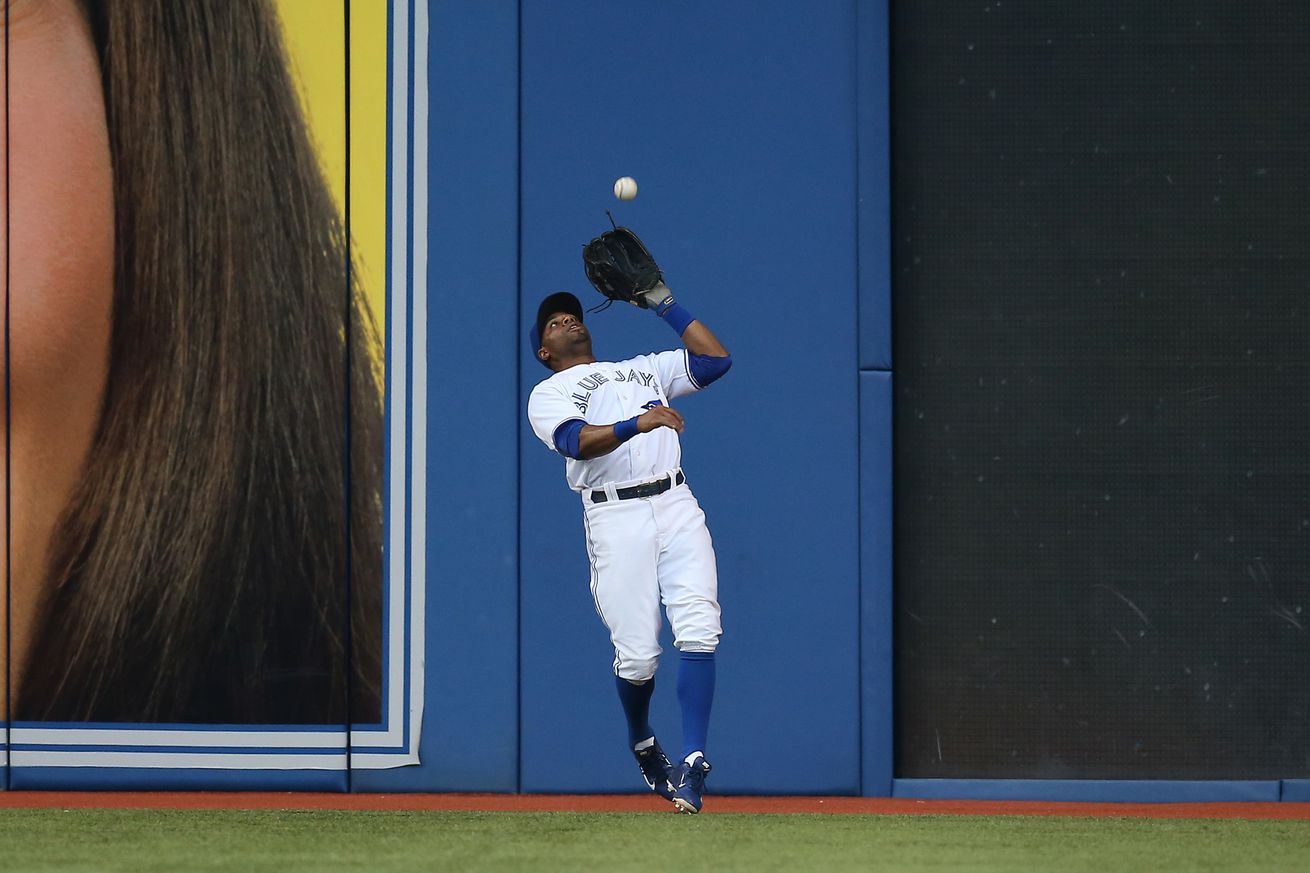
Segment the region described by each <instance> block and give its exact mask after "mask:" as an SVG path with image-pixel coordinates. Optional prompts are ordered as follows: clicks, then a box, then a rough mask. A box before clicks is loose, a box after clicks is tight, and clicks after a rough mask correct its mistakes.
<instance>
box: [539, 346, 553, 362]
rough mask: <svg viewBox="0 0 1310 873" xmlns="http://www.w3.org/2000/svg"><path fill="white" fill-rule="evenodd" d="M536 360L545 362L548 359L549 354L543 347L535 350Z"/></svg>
mask: <svg viewBox="0 0 1310 873" xmlns="http://www.w3.org/2000/svg"><path fill="white" fill-rule="evenodd" d="M537 358H538V360H542V361H545V360H547V359H548V358H550V352H548V351H546V347H545V346H542V347H541V348H539V349H537Z"/></svg>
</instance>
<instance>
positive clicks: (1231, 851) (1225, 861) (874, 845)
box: [0, 809, 1310, 873]
mask: <svg viewBox="0 0 1310 873" xmlns="http://www.w3.org/2000/svg"><path fill="white" fill-rule="evenodd" d="M0 870H4V871H6V873H8V871H13V873H27V871H47V870H59V871H120V870H121V871H133V873H149V871H158V873H174V871H184V870H203V871H265V870H268V871H276V873H298V871H306V873H309V871H314V873H320V871H344V870H367V871H377V873H387V871H399V870H458V871H465V870H469V871H480V870H531V871H534V873H535V871H555V870H570V871H573V870H613V871H627V870H631V871H642V873H651V871H662V870H670V871H695V870H712V871H715V873H726V871H736V870H744V871H765V870H788V871H810V870H816V871H828V870H860V871H870V870H888V871H900V873H918V871H942V870H969V871H1014V870H1055V871H1059V873H1076V871H1096V873H1106V871H1134V870H1141V871H1152V873H1155V871H1183V870H1216V871H1229V873H1244V871H1252V873H1255V871H1259V873H1270V871H1310V822H1276V821H1219V820H1183V821H1180V820H1153V819H1107V818H1046V817H1034V816H994V817H978V816H855V815H824V816H819V815H727V814H722V815H702V816H698V817H691V816H679V815H676V814H671V813H670V814H650V813H647V814H619V813H613V814H596V813H563V812H561V813H491V812H358V811H269V810H162V811H161V810H47V809H5V810H0Z"/></svg>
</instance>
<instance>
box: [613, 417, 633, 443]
mask: <svg viewBox="0 0 1310 873" xmlns="http://www.w3.org/2000/svg"><path fill="white" fill-rule="evenodd" d="M614 435H615V436H616V437H618V438H619V442H621V443H626V442H627V441H628V440H630V439H632V438H633V437H635V436H636V435H637V416H635V415H634V416H633V417H632V418H629V419H628V420H627V421H617V422H615V423H614Z"/></svg>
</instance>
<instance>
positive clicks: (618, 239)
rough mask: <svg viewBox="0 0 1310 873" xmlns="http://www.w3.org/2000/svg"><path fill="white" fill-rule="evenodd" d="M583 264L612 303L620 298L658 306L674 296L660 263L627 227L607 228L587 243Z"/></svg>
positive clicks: (642, 306) (596, 285) (589, 276)
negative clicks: (665, 282)
mask: <svg viewBox="0 0 1310 873" xmlns="http://www.w3.org/2000/svg"><path fill="white" fill-rule="evenodd" d="M582 267H583V269H584V270H586V272H587V281H589V282H591V284H592V285H594V286H595V288H596V290H597V291H599V292H600V293H601V294H603V295H604V296H605V298H606V299H607V300H608V301H609V303H613V302H614V301H615V300H619V301H622V302H624V303H631V304H632V305H633V306H640V307H641V308H642V309H655V308H657V307H659V306H660V304H662V303H663V302H664V301H665V300H670V299H672V295H671V294H670V293H669V289H668V286H666V285H665V284H664V274H663V273H661V272H660V268H659V264H656V263H655V259H654V258H653V257H651V254H650V252H648V251H646V247H645V246H644V245H642V244H641V240H639V239H637V235H636V234H635V233H633V232H632V231H630V230H628V229H627V228H626V227H616V228H614V229H613V230H607V231H605V232H604V233H602V234H601V235H600V236H598V237H596V238H595V239H593V240H592V241H591V242H589V243H587V244H586V245H585V246H583V247H582ZM609 303H606V304H604V305H606V306H608V305H609Z"/></svg>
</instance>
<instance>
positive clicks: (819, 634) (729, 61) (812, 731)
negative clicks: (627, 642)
mask: <svg viewBox="0 0 1310 873" xmlns="http://www.w3.org/2000/svg"><path fill="white" fill-rule="evenodd" d="M610 10H611V7H610V6H608V5H607V4H605V3H603V2H600V0H591V2H581V0H573V2H558V3H556V2H552V3H549V4H547V3H525V4H524V9H523V31H522V33H523V55H522V64H523V66H522V82H523V94H522V100H523V104H522V105H523V116H522V117H523V129H522V136H523V140H522V141H523V164H522V183H523V192H522V258H523V261H522V267H523V275H522V286H521V294H522V301H521V302H522V308H523V312H524V313H525V318H526V317H527V315H526V314H527V313H529V312H532V311H535V307H536V305H537V303H538V302H539V301H540V299H541V298H542V297H543V296H545V294H546V293H547V292H550V291H553V290H556V289H560V288H571V289H574V290H576V291H578V292H579V293H580V294H581V295H582V296H584V298H585V299H588V300H591V301H595V300H598V299H599V298H598V297H596V295H595V292H593V291H591V290H590V288H589V287H588V286H586V283H585V279H584V277H583V274H582V268H581V259H580V246H581V244H582V243H583V242H585V241H586V240H587V239H588V238H589V237H591V236H593V235H594V234H596V233H598V232H599V231H601V230H602V229H604V228H607V227H608V226H609V222H608V220H607V219H606V218H605V210H606V209H612V210H613V211H614V214H615V218H616V220H618V221H619V222H620V223H623V224H627V225H630V226H631V227H633V228H634V229H635V230H636V231H637V232H638V233H639V234H640V235H641V236H642V238H643V240H644V241H645V242H646V243H647V244H648V245H649V246H650V248H651V250H652V251H653V252H654V254H655V256H656V257H657V258H659V260H660V262H661V265H662V266H663V267H664V270H665V274H666V278H667V279H668V281H669V284H670V286H671V287H672V288H673V290H674V292H675V294H677V295H678V297H679V299H680V300H682V301H683V302H684V303H685V304H686V305H687V306H688V308H689V309H690V310H691V311H692V312H693V313H695V314H696V315H697V316H698V317H700V318H701V319H703V320H704V321H705V322H706V323H707V324H709V325H710V326H711V327H712V328H713V329H714V330H715V331H716V332H717V333H718V334H719V336H720V337H721V338H722V340H723V341H724V343H725V345H726V346H727V347H728V348H729V350H730V351H731V352H732V354H733V358H734V362H735V363H734V366H733V369H732V371H731V372H730V373H729V374H728V375H727V376H726V377H725V378H724V379H723V381H722V382H720V383H718V384H716V385H714V386H712V387H711V388H710V389H709V390H707V391H706V392H705V393H704V394H703V395H702V396H694V397H691V398H688V399H686V400H683V401H681V402H680V403H679V404H678V406H679V407H680V408H681V411H682V412H683V413H684V414H685V415H686V417H687V431H686V433H685V434H684V435H683V441H682V442H683V448H684V469H685V470H686V472H687V476H688V480H689V482H690V484H691V487H692V489H693V491H694V492H695V493H696V495H697V496H698V498H699V499H700V501H701V503H702V505H703V506H704V508H705V511H706V514H707V516H708V520H709V526H710V531H711V533H712V535H713V536H714V539H715V546H716V551H717V555H718V561H719V576H720V592H721V601H722V605H723V610H724V628H725V632H724V638H723V643H722V646H721V647H720V649H719V656H718V665H719V683H718V688H719V691H718V695H717V697H716V700H715V715H714V720H713V723H712V727H711V733H710V749H709V752H710V755H711V758H712V760H713V761H714V763H715V767H716V769H715V774H714V778H713V785H714V789H715V790H717V791H739V792H741V791H752V792H799V793H805V792H839V793H854V792H857V791H858V790H859V786H860V766H859V762H860V750H859V742H860V736H859V706H858V698H859V687H858V672H859V662H858V643H859V612H858V605H859V566H858V558H857V554H858V552H857V546H858V537H859V531H858V528H857V522H856V519H857V508H858V507H857V498H858V481H857V479H858V477H857V427H856V418H857V416H856V403H857V383H856V368H857V335H856V308H857V307H856V260H855V248H856V239H855V228H854V222H853V220H852V219H853V216H854V213H855V196H854V191H853V185H852V182H853V180H854V178H855V174H856V144H855V121H856V119H855V79H856V76H855V74H856V70H855V53H854V48H855V41H854V38H853V30H854V25H855V7H854V5H853V3H849V2H831V3H824V4H818V5H810V4H795V3H790V2H768V3H759V2H745V0H736V2H731V3H720V4H715V5H714V6H712V7H702V6H695V5H691V4H662V3H643V4H638V5H635V6H632V7H628V8H625V13H624V22H625V23H624V25H623V26H622V28H621V32H622V36H623V38H622V39H617V38H616V34H617V33H618V32H619V30H620V28H618V27H616V19H615V16H614V15H613V14H612V12H611V11H610ZM620 175H631V176H633V177H635V178H636V179H637V181H638V183H639V185H640V186H641V193H640V195H639V196H638V198H637V199H636V200H635V201H633V202H631V203H622V204H620V203H616V201H615V200H614V199H613V196H612V195H611V193H610V185H611V183H612V182H613V180H614V179H615V178H616V177H618V176H620ZM588 321H589V324H590V326H591V329H592V332H593V336H594V338H595V346H596V353H597V355H598V356H599V357H602V358H611V359H612V358H616V357H626V356H628V355H631V354H637V353H642V352H646V351H651V350H655V349H662V348H669V347H675V346H676V345H677V344H678V341H677V337H676V336H674V335H673V334H672V332H671V331H670V330H669V329H668V328H667V326H665V325H664V324H663V323H661V322H660V321H659V320H658V319H656V318H655V317H654V316H652V315H650V314H648V313H643V312H640V311H638V310H635V309H631V308H629V307H614V308H613V309H611V310H609V311H606V312H603V313H599V314H596V315H593V316H589V319H588ZM526 323H527V322H526V320H525V321H523V325H526ZM519 348H520V349H521V350H522V351H521V352H520V355H521V358H520V360H521V364H520V367H521V378H522V388H521V391H520V397H519V412H520V415H522V411H523V409H524V407H525V404H526V401H527V395H528V392H529V391H530V390H531V387H532V386H533V384H535V383H536V382H537V381H539V380H540V379H542V378H544V377H545V376H546V375H548V374H547V371H546V370H545V369H544V368H542V367H541V365H540V364H539V363H537V362H536V361H535V360H534V359H532V358H530V357H529V356H528V353H527V344H526V342H520V343H519ZM521 451H522V475H521V507H522V516H521V531H522V533H521V540H520V542H521V555H522V565H521V566H522V577H521V578H522V593H521V597H522V600H521V602H522V662H521V663H522V674H521V677H522V678H521V682H522V742H523V747H522V750H523V758H522V788H523V790H525V791H543V792H544V791H630V790H632V789H633V783H634V780H635V778H636V776H635V771H634V769H633V765H632V760H631V757H630V755H629V754H628V752H627V750H626V749H625V738H626V731H625V728H624V723H623V719H622V716H621V713H620V710H619V706H618V701H617V699H616V697H615V694H614V690H613V678H612V675H613V674H612V672H611V667H610V664H611V660H612V651H611V649H610V647H609V644H608V639H607V637H606V634H605V632H604V630H603V628H602V626H601V624H600V622H599V621H598V619H597V617H596V614H595V611H594V609H593V607H592V604H591V597H590V594H589V591H588V569H587V561H586V552H585V548H584V545H583V535H582V520H581V506H580V505H579V501H578V497H577V496H576V495H575V494H574V493H573V492H571V491H569V490H568V489H567V487H566V485H565V483H564V470H563V461H562V459H561V458H559V457H558V456H556V455H553V454H551V453H549V452H548V451H547V450H546V449H545V448H544V447H543V446H542V445H541V444H540V443H539V442H538V441H537V440H536V438H535V437H534V436H533V435H532V434H531V431H530V429H529V428H528V427H527V425H526V421H524V423H523V432H522V440H521ZM675 667H676V652H674V651H673V649H672V647H671V645H667V644H666V646H665V661H664V667H663V670H662V671H661V673H660V674H659V677H658V679H657V690H656V692H655V698H656V699H655V705H654V707H655V708H654V712H655V715H654V724H655V727H656V730H657V731H660V732H661V734H662V736H663V737H664V738H665V741H666V744H667V745H669V746H673V747H675V748H676V747H677V746H678V745H679V741H678V736H679V735H678V730H679V729H678V727H677V725H678V721H677V709H676V705H675V701H674V695H673V691H674V684H675V683H674V678H675V669H674V668H675ZM761 760H772V761H791V762H798V763H799V766H783V767H768V768H761V767H760V766H759V762H760V761H761ZM569 761H585V766H576V767H575V766H568V765H567V763H566V762H569Z"/></svg>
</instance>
